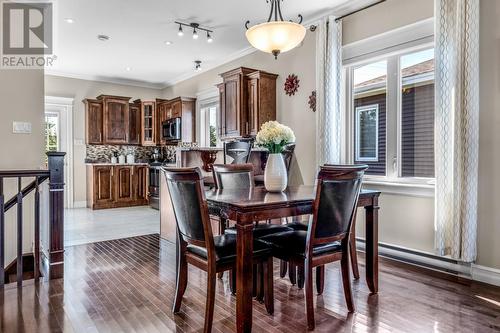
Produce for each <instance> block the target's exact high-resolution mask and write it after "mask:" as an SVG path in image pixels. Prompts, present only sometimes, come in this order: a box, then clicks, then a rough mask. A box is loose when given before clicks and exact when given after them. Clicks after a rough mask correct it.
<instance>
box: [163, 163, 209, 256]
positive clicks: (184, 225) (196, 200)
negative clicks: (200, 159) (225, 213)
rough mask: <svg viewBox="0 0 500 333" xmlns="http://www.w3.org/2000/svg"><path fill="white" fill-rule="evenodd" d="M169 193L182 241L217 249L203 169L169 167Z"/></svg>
mask: <svg viewBox="0 0 500 333" xmlns="http://www.w3.org/2000/svg"><path fill="white" fill-rule="evenodd" d="M164 174H165V177H166V180H167V186H168V191H169V192H170V199H171V200H172V206H173V209H174V213H175V219H176V223H177V228H178V231H179V233H180V235H181V236H182V239H183V240H184V241H185V242H187V243H189V244H194V245H197V246H202V247H206V248H207V249H210V248H213V234H212V228H211V225H210V217H209V214H208V206H207V203H206V201H205V194H204V192H203V181H202V179H203V178H202V174H201V171H200V169H199V168H182V169H173V168H172V169H170V168H165V169H164Z"/></svg>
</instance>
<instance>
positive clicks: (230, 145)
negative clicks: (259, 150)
mask: <svg viewBox="0 0 500 333" xmlns="http://www.w3.org/2000/svg"><path fill="white" fill-rule="evenodd" d="M252 147H253V140H242V141H231V142H224V164H227V157H228V156H229V157H231V158H232V159H233V160H232V161H231V164H245V163H248V161H249V160H250V154H251V153H252Z"/></svg>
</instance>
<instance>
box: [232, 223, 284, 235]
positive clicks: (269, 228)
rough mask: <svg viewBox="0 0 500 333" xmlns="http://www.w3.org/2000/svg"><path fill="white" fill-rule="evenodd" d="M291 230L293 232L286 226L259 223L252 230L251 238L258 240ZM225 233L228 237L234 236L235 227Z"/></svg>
mask: <svg viewBox="0 0 500 333" xmlns="http://www.w3.org/2000/svg"><path fill="white" fill-rule="evenodd" d="M292 230H293V229H292V228H288V227H287V226H286V225H280V224H265V223H259V224H257V225H256V226H255V227H254V228H253V237H254V238H260V237H263V236H267V235H271V234H275V233H278V232H285V231H292ZM225 233H226V234H230V235H236V227H231V228H227V229H226V231H225Z"/></svg>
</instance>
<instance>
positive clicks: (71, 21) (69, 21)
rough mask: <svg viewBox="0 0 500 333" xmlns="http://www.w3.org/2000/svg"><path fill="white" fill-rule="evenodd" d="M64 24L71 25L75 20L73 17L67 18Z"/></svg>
mask: <svg viewBox="0 0 500 333" xmlns="http://www.w3.org/2000/svg"><path fill="white" fill-rule="evenodd" d="M64 22H66V23H69V24H71V23H75V20H73V19H72V18H71V17H67V18H65V19H64Z"/></svg>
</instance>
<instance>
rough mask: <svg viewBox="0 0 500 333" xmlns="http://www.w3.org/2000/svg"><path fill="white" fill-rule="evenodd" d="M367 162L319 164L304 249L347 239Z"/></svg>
mask: <svg viewBox="0 0 500 333" xmlns="http://www.w3.org/2000/svg"><path fill="white" fill-rule="evenodd" d="M367 168H368V166H366V165H343V166H335V165H325V166H322V167H321V168H320V171H319V173H318V177H317V184H316V199H315V201H314V207H313V217H312V223H311V224H310V230H309V232H308V239H307V244H308V245H307V251H312V248H313V246H314V245H316V244H324V243H331V242H334V241H346V240H347V239H348V237H349V234H350V232H351V225H352V220H353V217H354V214H355V210H356V208H357V205H358V197H359V193H360V191H361V183H362V180H363V174H364V172H365V170H366V169H367Z"/></svg>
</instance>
